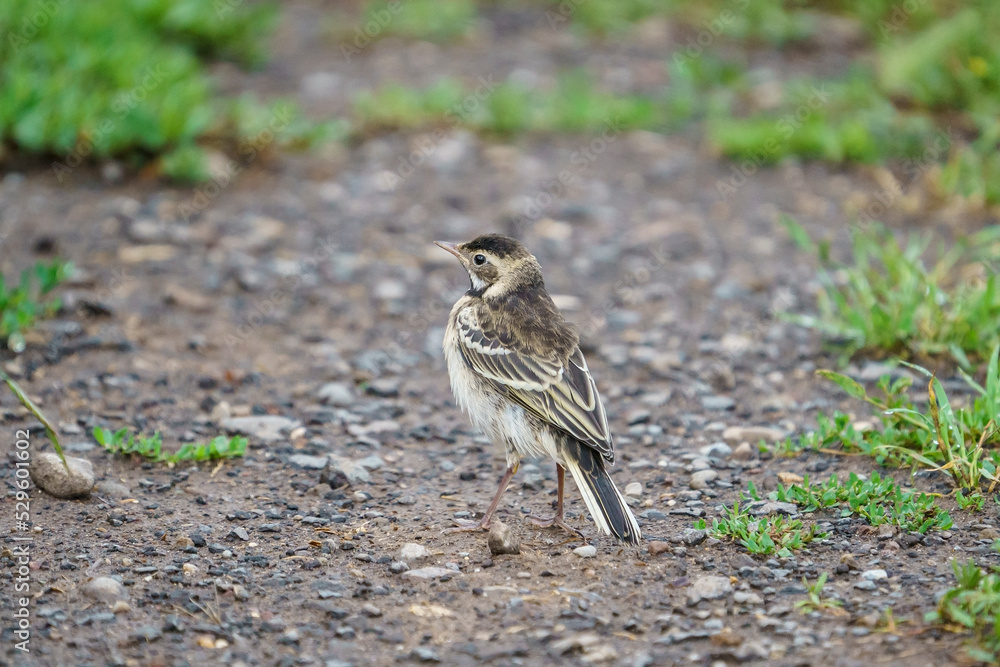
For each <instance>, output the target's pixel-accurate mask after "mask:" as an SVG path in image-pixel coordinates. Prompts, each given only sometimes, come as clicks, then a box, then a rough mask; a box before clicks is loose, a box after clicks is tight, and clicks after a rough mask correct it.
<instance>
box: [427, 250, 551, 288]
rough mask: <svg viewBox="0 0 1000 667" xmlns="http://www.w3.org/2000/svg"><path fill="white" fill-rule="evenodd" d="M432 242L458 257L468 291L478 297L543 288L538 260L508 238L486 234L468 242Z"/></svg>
mask: <svg viewBox="0 0 1000 667" xmlns="http://www.w3.org/2000/svg"><path fill="white" fill-rule="evenodd" d="M434 243H436V244H437V245H439V246H440V247H442V248H444V249H445V250H447V251H448V252H450V253H451V254H453V255H454V256H455V257H457V258H458V261H460V262H461V263H462V266H464V267H465V270H466V271H468V272H469V279H470V280H471V281H472V289H471V290H470V292H472V293H473V294H476V295H478V296H483V297H487V298H489V297H498V296H502V295H504V294H507V293H509V292H513V291H516V290H518V289H521V288H527V287H541V286H543V285H544V283H543V281H542V269H541V267H540V266H539V265H538V260H536V259H535V256H534V255H532V254H531V253H530V252H528V250H527V248H525V247H524V246H523V245H521V243H520V242H519V241H517V240H516V239H512V238H510V237H509V236H502V235H500V234H486V235H484V236H479V237H477V238H475V239H473V240H471V241H469V242H468V243H458V244H455V243H446V242H444V241H435V242H434Z"/></svg>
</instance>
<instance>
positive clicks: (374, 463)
mask: <svg viewBox="0 0 1000 667" xmlns="http://www.w3.org/2000/svg"><path fill="white" fill-rule="evenodd" d="M355 463H357V464H358V465H359V466H361V467H362V468H364V469H365V470H381V469H382V468H384V467H385V461H383V460H382V457H381V456H379V455H378V454H370V455H368V456H366V457H365V458H363V459H358V460H357V461H356V462H355Z"/></svg>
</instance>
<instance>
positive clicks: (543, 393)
mask: <svg viewBox="0 0 1000 667" xmlns="http://www.w3.org/2000/svg"><path fill="white" fill-rule="evenodd" d="M456 326H457V328H458V334H459V335H458V337H459V341H460V343H461V344H460V346H459V347H460V349H461V351H462V357H463V358H464V359H465V362H466V363H467V364H468V365H469V367H470V368H471V369H472V370H473V371H475V372H476V373H478V374H479V375H480V376H482V377H484V378H486V379H488V380H490V381H492V382H493V383H495V384H496V385H497V386H498V387H499V388H502V389H504V390H506V392H507V395H508V396H510V397H511V398H512V399H513V400H515V401H517V402H518V403H520V404H521V405H523V406H524V407H525V408H527V409H528V410H530V411H531V412H533V413H534V414H535V415H537V416H538V417H540V418H541V419H543V420H544V421H546V422H548V423H549V424H551V425H553V426H555V427H557V428H559V429H561V430H563V431H565V432H566V433H567V434H569V435H571V436H572V437H574V438H576V439H577V440H579V441H580V442H582V443H583V444H585V445H588V446H590V447H592V448H594V449H596V450H597V451H598V452H600V453H601V455H602V456H603V457H604V458H605V459H606V460H608V461H609V462H612V463H613V462H614V444H613V442H612V439H611V433H610V431H609V429H608V417H607V414H606V413H605V412H604V405H603V404H602V403H601V397H600V395H598V393H597V386H596V385H595V384H594V379H593V377H591V375H590V369H588V368H587V361H586V360H585V359H584V358H583V353H582V352H581V351H580V348H579V347H575V348H574V349H573V351H572V353H571V354H570V355H569V357H568V358H567V359H561V358H559V357H557V356H556V355H552V356H551V357H545V356H542V355H540V354H537V353H532V352H531V351H529V350H524V349H520V350H519V349H517V348H518V347H519V346H518V344H517V341H516V340H514V339H513V338H512V337H511V336H509V335H505V334H504V333H503V332H498V331H484V330H483V329H482V328H481V327H480V326H479V322H478V319H477V318H476V313H475V309H474V308H473V307H469V308H466V309H464V310H463V311H462V312H460V313H459V315H458V318H457V321H456Z"/></svg>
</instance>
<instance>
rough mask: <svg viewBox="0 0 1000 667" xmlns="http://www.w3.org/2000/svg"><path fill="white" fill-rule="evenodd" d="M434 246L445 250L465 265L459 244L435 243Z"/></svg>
mask: <svg viewBox="0 0 1000 667" xmlns="http://www.w3.org/2000/svg"><path fill="white" fill-rule="evenodd" d="M434 245H436V246H438V247H440V248H444V249H445V250H447V251H448V252H450V253H451V254H452V255H454V256H455V257H458V261H460V262H461V263H462V264H465V257H464V256H463V255H462V253H460V252H459V251H458V244H457V243H448V242H447V241H435V242H434Z"/></svg>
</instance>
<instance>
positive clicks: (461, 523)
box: [444, 519, 490, 533]
mask: <svg viewBox="0 0 1000 667" xmlns="http://www.w3.org/2000/svg"><path fill="white" fill-rule="evenodd" d="M451 521H452V523H454V524H455V527H454V528H445V529H444V532H445V533H464V532H469V531H475V530H489V529H490V522H489V521H487V520H485V519H483V520H480V521H468V520H466V519H452V520H451Z"/></svg>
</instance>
